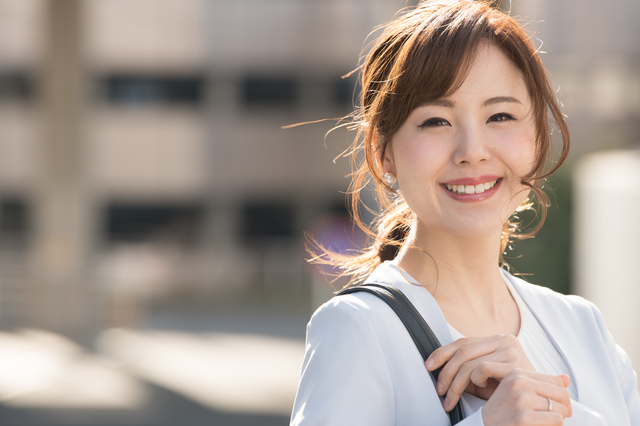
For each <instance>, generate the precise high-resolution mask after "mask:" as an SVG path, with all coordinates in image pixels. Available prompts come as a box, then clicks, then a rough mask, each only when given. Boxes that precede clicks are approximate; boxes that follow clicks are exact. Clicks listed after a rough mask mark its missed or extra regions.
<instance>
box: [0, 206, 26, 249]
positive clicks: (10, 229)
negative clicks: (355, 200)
mask: <svg viewBox="0 0 640 426" xmlns="http://www.w3.org/2000/svg"><path fill="white" fill-rule="evenodd" d="M30 231H31V218H30V211H29V205H28V204H27V202H26V201H25V200H23V199H21V198H18V197H7V198H4V199H2V200H1V201H0V244H1V245H4V246H6V245H10V246H18V247H21V246H23V245H24V244H26V243H27V241H28V239H29V234H30Z"/></svg>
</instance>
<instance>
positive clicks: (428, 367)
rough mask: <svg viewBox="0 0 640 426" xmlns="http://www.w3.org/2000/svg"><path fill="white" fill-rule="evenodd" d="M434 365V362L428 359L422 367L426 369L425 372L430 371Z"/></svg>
mask: <svg viewBox="0 0 640 426" xmlns="http://www.w3.org/2000/svg"><path fill="white" fill-rule="evenodd" d="M434 364H435V361H434V360H432V359H431V358H429V359H428V360H427V362H425V363H424V366H425V367H427V370H431V369H432V368H433V366H434Z"/></svg>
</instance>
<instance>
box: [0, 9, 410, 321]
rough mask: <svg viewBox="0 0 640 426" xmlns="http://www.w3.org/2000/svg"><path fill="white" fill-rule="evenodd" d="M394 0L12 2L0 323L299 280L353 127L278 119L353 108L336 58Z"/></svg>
mask: <svg viewBox="0 0 640 426" xmlns="http://www.w3.org/2000/svg"><path fill="white" fill-rule="evenodd" d="M401 6H403V2H400V1H393V2H389V1H383V0H360V1H342V0H332V1H326V2H322V3H317V2H316V3H314V2H306V1H299V0H272V1H263V0H247V1H237V0H216V1H207V0H163V1H157V0H136V1H131V0H110V1H106V2H105V1H95V0H94V1H91V0H85V1H78V0H60V1H55V2H54V1H48V0H2V1H0V123H2V125H0V248H1V250H2V252H1V256H0V268H1V269H0V271H1V272H0V273H1V274H2V276H1V279H0V326H3V327H13V326H24V325H35V326H41V327H42V326H45V327H49V328H53V329H54V330H57V331H61V332H64V333H66V334H77V333H82V331H81V329H85V328H87V327H93V328H95V327H101V326H104V325H114V324H118V323H122V322H131V321H135V319H136V318H139V316H140V313H141V310H144V306H145V304H146V303H148V301H149V300H150V299H154V298H155V299H156V300H157V299H167V300H168V299H173V300H184V301H190V302H193V301H198V300H199V301H203V300H204V301H207V300H208V301H210V300H212V299H225V298H234V297H235V298H237V297H247V296H251V295H254V296H256V295H257V297H269V295H270V294H271V295H273V294H280V293H282V292H286V293H296V292H297V293H300V292H305V291H307V290H305V286H307V285H308V278H307V274H306V272H305V270H304V266H303V261H302V257H303V248H302V246H303V240H304V237H303V231H304V230H305V229H308V228H309V227H310V226H311V225H312V224H313V223H314V222H316V221H318V220H320V219H321V218H322V217H323V216H325V215H327V214H332V213H334V212H336V213H338V214H345V212H346V210H345V207H344V194H343V193H341V192H340V191H344V190H346V187H347V184H348V180H347V179H345V176H346V175H347V174H348V173H349V165H348V162H347V161H346V160H343V161H338V162H337V164H335V165H334V164H333V163H332V161H333V159H334V158H335V157H337V156H338V155H339V154H340V153H341V152H342V151H343V150H344V149H345V148H346V146H347V144H348V137H347V135H346V132H343V133H341V134H339V135H338V136H337V137H329V138H328V139H327V140H326V142H325V143H323V139H322V138H323V135H324V133H325V132H326V131H327V130H329V129H330V128H331V127H332V126H333V125H334V122H330V123H324V124H320V125H307V126H302V127H297V128H294V129H291V130H282V129H281V126H284V125H288V124H293V123H297V122H303V121H312V120H317V119H323V118H335V117H342V116H344V115H346V114H348V113H349V112H350V111H351V108H352V105H353V93H354V88H355V84H356V79H355V76H354V77H350V78H347V79H341V78H340V76H342V75H344V74H346V73H348V72H349V71H351V70H353V69H354V68H355V67H356V66H357V64H358V54H359V52H360V50H361V48H362V41H363V40H364V38H365V36H366V35H367V34H368V33H369V31H370V30H371V28H372V27H374V26H375V25H378V24H380V23H383V22H385V21H386V20H388V19H390V18H391V17H392V16H393V14H394V13H395V11H397V9H399V8H400V7H401ZM72 305H75V306H83V308H81V310H80V311H78V310H77V308H74V307H72ZM65 318H66V319H65Z"/></svg>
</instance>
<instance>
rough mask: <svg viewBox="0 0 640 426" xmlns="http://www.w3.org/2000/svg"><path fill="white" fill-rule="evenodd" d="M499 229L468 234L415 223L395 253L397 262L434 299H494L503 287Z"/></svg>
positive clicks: (474, 300) (471, 300)
mask: <svg viewBox="0 0 640 426" xmlns="http://www.w3.org/2000/svg"><path fill="white" fill-rule="evenodd" d="M500 232H501V231H496V233H493V234H490V235H484V236H478V237H471V238H470V237H461V236H458V235H451V234H450V233H448V232H445V231H442V230H427V229H422V227H421V226H420V225H419V224H417V225H416V226H414V227H413V229H412V231H411V233H410V234H409V236H408V238H407V243H406V244H405V245H404V247H403V248H402V250H401V251H400V253H398V257H397V260H398V264H399V266H400V267H401V268H402V269H404V270H406V271H407V272H408V273H409V274H410V275H412V276H413V277H414V278H415V279H417V280H418V282H419V283H420V284H421V285H423V286H424V287H425V288H426V289H427V290H428V291H429V292H431V293H432V294H433V295H434V297H435V298H436V299H437V300H438V299H442V300H451V301H453V300H455V301H458V302H462V303H464V302H465V301H467V302H469V303H471V302H473V303H477V302H478V301H483V300H484V301H487V302H490V301H492V300H494V301H495V300H497V298H498V294H501V292H502V291H503V290H504V283H503V282H502V277H501V276H500V271H499V269H498V262H499V256H500V236H501V234H500Z"/></svg>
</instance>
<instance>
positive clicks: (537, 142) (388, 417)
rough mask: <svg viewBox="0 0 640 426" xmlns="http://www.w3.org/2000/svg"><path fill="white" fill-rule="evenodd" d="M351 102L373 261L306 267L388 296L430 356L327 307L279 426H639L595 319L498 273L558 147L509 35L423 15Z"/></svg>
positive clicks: (403, 21)
mask: <svg viewBox="0 0 640 426" xmlns="http://www.w3.org/2000/svg"><path fill="white" fill-rule="evenodd" d="M361 102H362V108H361V109H360V110H359V111H357V112H356V113H355V117H354V118H355V121H356V122H358V124H359V129H360V130H359V135H358V137H357V138H356V142H354V144H355V146H354V147H353V148H354V149H353V154H352V155H353V156H354V158H355V156H356V153H357V152H359V150H360V149H362V150H364V153H365V155H364V161H363V163H362V164H361V165H360V166H359V167H358V168H357V169H356V171H355V173H354V178H353V182H352V188H353V189H354V191H353V210H354V217H355V218H356V219H355V220H356V222H357V223H358V224H359V225H361V226H362V227H363V228H364V229H367V228H366V226H365V225H364V224H362V223H360V222H359V221H358V219H357V218H358V203H359V191H358V189H359V188H362V187H364V186H365V185H366V184H367V183H368V182H369V181H370V180H373V182H374V184H375V186H376V188H377V193H378V199H379V201H380V204H381V213H380V216H379V222H378V226H377V232H376V233H375V234H374V235H373V237H374V244H373V245H372V247H371V248H370V249H368V250H364V251H363V252H362V253H361V254H360V255H357V256H353V257H349V256H339V255H337V254H335V253H330V252H328V251H325V255H324V256H322V257H321V258H320V260H321V261H324V262H326V263H330V264H333V265H337V266H340V267H341V268H343V270H344V271H345V273H346V274H348V275H351V276H352V278H353V280H352V282H353V283H356V282H361V281H363V280H365V278H366V280H365V281H366V282H372V283H381V284H387V285H391V286H394V287H396V288H398V289H399V290H401V291H402V292H403V293H404V294H405V295H406V296H407V297H408V298H409V300H410V301H411V302H412V303H413V304H414V305H415V307H416V308H417V310H418V311H419V312H420V314H421V315H422V316H423V317H424V319H425V320H426V322H427V323H428V324H429V325H430V326H431V328H432V329H433V331H434V333H435V334H436V336H437V337H438V339H439V340H440V342H441V343H442V345H443V346H442V347H441V348H440V349H438V350H437V351H435V352H434V353H433V354H432V355H431V356H430V357H429V358H428V359H427V361H426V362H425V363H424V364H423V362H422V359H421V358H420V354H419V353H418V351H417V349H416V347H415V345H414V343H413V341H412V340H411V338H410V337H409V334H408V333H407V332H406V330H405V328H404V326H403V324H402V322H400V320H399V319H398V317H397V316H396V315H395V313H394V312H393V311H392V310H391V309H390V308H389V307H388V306H387V305H386V304H385V303H384V302H383V301H381V300H379V299H377V298H376V297H375V296H373V295H370V294H365V293H355V294H350V295H343V296H338V297H335V298H334V299H332V300H330V301H329V302H327V303H326V304H325V305H323V306H322V307H320V308H319V309H318V310H317V311H316V313H315V314H314V315H313V317H312V319H311V321H310V322H309V325H308V329H307V349H306V356H305V359H304V365H303V370H302V378H301V382H300V387H299V389H298V394H297V397H296V401H295V405H294V409H293V415H292V421H291V423H292V424H293V425H391V424H398V425H414V424H415V425H418V424H420V425H422V424H427V425H448V424H450V423H449V418H448V416H447V411H449V410H451V409H452V408H453V407H454V406H455V404H456V402H457V401H458V400H459V399H462V404H463V408H464V411H465V414H466V418H465V419H464V420H463V421H462V422H460V423H459V424H460V425H483V424H484V425H485V426H498V425H561V424H566V425H569V424H573V425H582V426H584V425H609V426H614V425H615V426H620V425H640V397H639V396H638V392H637V389H636V386H637V379H636V374H635V372H634V371H633V369H632V368H631V364H630V361H629V358H628V357H627V356H626V354H625V353H624V351H622V350H621V349H620V348H619V347H617V346H616V345H615V343H614V342H613V340H612V338H611V335H610V334H609V333H608V332H607V330H606V328H605V326H604V322H603V320H602V317H601V315H600V313H599V312H598V310H597V309H596V308H595V306H594V305H592V304H590V303H589V302H587V301H585V300H583V299H581V298H578V297H575V296H563V295H560V294H557V293H554V292H552V291H551V290H548V289H545V288H542V287H538V286H534V285H531V284H528V283H526V282H524V281H522V280H520V279H517V278H514V277H513V276H512V275H510V274H509V273H508V272H506V271H505V270H503V269H501V268H500V267H499V265H500V264H501V262H502V257H501V256H502V255H501V253H503V252H504V250H505V248H506V246H507V244H508V242H509V240H510V239H513V238H518V237H522V235H521V234H518V229H517V225H516V224H515V223H514V222H513V216H512V215H513V214H514V212H517V211H520V210H522V209H526V208H528V207H530V202H529V196H530V195H533V196H535V197H537V198H538V201H539V205H540V207H541V209H542V213H543V214H542V215H541V216H542V217H544V212H545V208H546V203H547V199H546V197H545V196H544V193H543V192H542V191H541V190H540V187H541V183H542V181H543V179H544V178H545V177H546V176H548V175H549V174H551V173H553V172H554V171H555V170H556V169H557V168H558V167H559V166H560V164H561V163H562V162H563V161H564V159H565V158H566V155H567V152H568V148H569V135H568V131H567V126H566V123H565V121H564V119H563V116H562V114H561V112H560V109H559V107H558V103H557V101H556V99H555V97H554V94H553V91H552V90H551V88H550V86H549V83H548V81H547V78H546V75H545V71H544V69H543V67H542V64H541V62H540V59H539V58H538V56H537V54H536V51H535V49H534V47H533V46H532V45H531V43H530V42H529V39H528V37H527V35H526V34H525V33H524V32H523V30H522V28H521V27H520V26H519V25H518V24H517V23H516V22H515V21H514V20H512V19H511V18H510V17H508V16H506V15H504V14H503V13H501V12H500V11H498V10H495V9H492V8H491V7H490V6H489V5H487V4H485V3H480V2H468V1H463V2H455V1H454V2H452V1H448V2H442V1H441V2H423V3H422V4H421V5H420V6H418V7H417V8H416V9H414V10H413V11H410V12H408V13H406V14H404V15H402V16H400V17H398V18H397V19H396V20H395V21H393V22H392V23H391V24H389V26H388V27H387V29H386V31H385V32H384V34H383V35H382V36H381V38H380V39H379V40H378V42H377V44H376V45H375V46H374V47H373V48H372V50H371V53H369V54H368V56H367V57H366V61H365V64H364V66H363V68H362V97H361ZM550 119H551V120H550ZM549 121H553V122H555V128H557V129H559V131H560V136H561V143H562V146H561V148H560V149H559V151H560V154H559V156H558V158H556V159H554V158H552V156H551V153H552V151H553V150H552V148H551V146H552V140H551V130H550V129H551V128H552V125H551V123H550V122H549ZM516 336H517V337H516ZM442 365H445V367H444V369H443V370H442V372H441V373H440V376H439V379H438V382H437V383H435V382H434V381H433V380H432V379H431V376H430V375H429V371H431V370H434V369H436V368H438V367H440V366H442ZM441 397H443V398H444V399H442V398H441Z"/></svg>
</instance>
